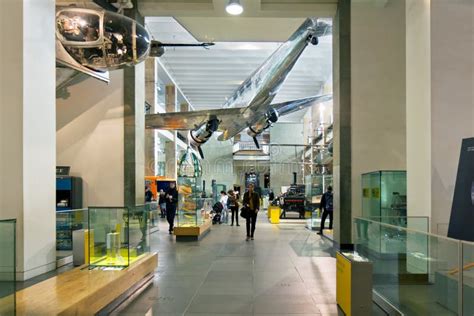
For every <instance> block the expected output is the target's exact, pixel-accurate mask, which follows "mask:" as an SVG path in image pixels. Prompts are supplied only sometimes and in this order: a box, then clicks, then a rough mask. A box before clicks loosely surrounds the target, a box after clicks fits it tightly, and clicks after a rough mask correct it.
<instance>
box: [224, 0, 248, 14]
mask: <svg viewBox="0 0 474 316" xmlns="http://www.w3.org/2000/svg"><path fill="white" fill-rule="evenodd" d="M225 10H226V11H227V13H229V14H232V15H240V14H241V13H242V12H244V8H243V7H242V5H241V4H240V0H229V3H228V4H227V6H226V7H225Z"/></svg>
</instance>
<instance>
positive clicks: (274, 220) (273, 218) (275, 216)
mask: <svg viewBox="0 0 474 316" xmlns="http://www.w3.org/2000/svg"><path fill="white" fill-rule="evenodd" d="M267 214H268V219H269V220H270V223H271V224H280V214H281V209H280V207H279V206H270V207H269V208H268V211H267Z"/></svg>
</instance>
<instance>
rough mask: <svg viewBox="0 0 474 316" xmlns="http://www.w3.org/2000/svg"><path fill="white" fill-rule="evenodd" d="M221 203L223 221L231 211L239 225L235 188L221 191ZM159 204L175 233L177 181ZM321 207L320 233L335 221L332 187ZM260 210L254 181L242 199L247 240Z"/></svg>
mask: <svg viewBox="0 0 474 316" xmlns="http://www.w3.org/2000/svg"><path fill="white" fill-rule="evenodd" d="M220 193H221V198H220V201H219V202H220V203H221V204H222V215H221V222H228V216H229V211H230V213H231V224H230V226H234V221H235V223H236V226H240V225H239V206H240V204H239V198H238V196H237V194H236V192H234V190H229V191H227V192H225V191H221V192H220ZM150 196H151V190H149V188H147V189H146V191H145V199H146V200H148V199H150V201H151V197H150ZM158 204H159V206H160V211H161V217H162V218H164V217H166V219H167V221H168V224H169V229H168V232H169V234H172V233H173V229H174V218H175V216H176V207H177V204H178V191H177V189H176V183H174V182H171V183H170V187H169V189H168V190H167V191H166V192H165V191H163V190H160V194H159V198H158ZM320 209H321V210H322V211H323V214H322V218H321V227H320V231H319V232H318V234H320V235H321V234H323V230H324V222H325V221H326V218H327V217H329V229H332V222H333V193H332V187H331V186H329V187H328V188H327V191H326V192H325V193H324V194H323V196H322V199H321V205H320ZM259 210H260V195H259V194H258V193H257V192H255V187H254V184H253V183H250V184H249V185H248V190H247V191H246V192H245V194H244V197H243V199H242V208H240V216H242V217H243V218H245V220H246V232H247V234H246V240H247V241H249V240H254V234H255V227H256V224H257V216H258V212H259Z"/></svg>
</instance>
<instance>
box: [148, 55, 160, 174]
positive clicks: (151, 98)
mask: <svg viewBox="0 0 474 316" xmlns="http://www.w3.org/2000/svg"><path fill="white" fill-rule="evenodd" d="M157 70H158V67H156V60H155V58H148V59H147V60H146V61H145V102H146V103H147V107H149V109H148V110H147V114H154V113H156V111H155V106H156V99H157V95H156V82H157V79H158V75H157ZM155 151H156V148H155V130H153V129H146V130H145V175H146V176H155V175H156V172H157V170H155Z"/></svg>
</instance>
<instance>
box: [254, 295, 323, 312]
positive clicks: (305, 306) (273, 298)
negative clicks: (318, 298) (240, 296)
mask: <svg viewBox="0 0 474 316" xmlns="http://www.w3.org/2000/svg"><path fill="white" fill-rule="evenodd" d="M254 313H256V314H272V315H278V314H280V315H281V314H305V313H306V314H318V313H319V309H318V308H317V307H316V305H315V304H314V302H313V300H312V299H311V296H309V295H294V296H293V295H262V296H257V297H256V298H255V303H254Z"/></svg>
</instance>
